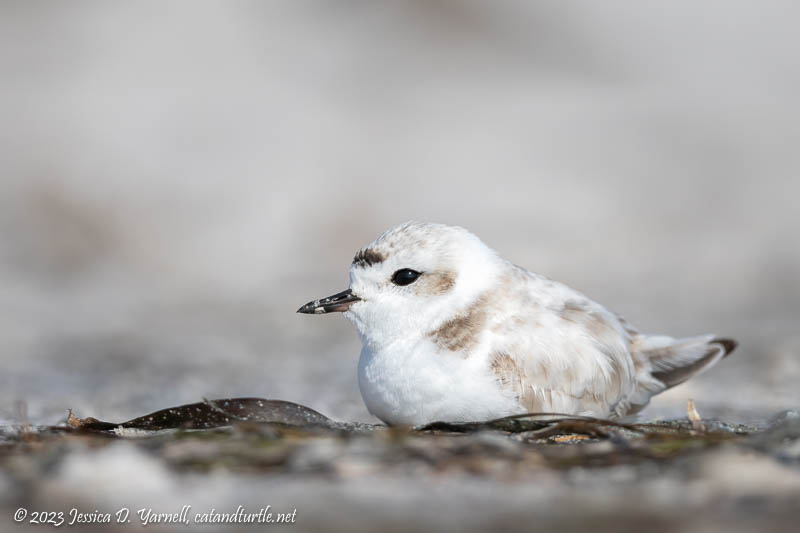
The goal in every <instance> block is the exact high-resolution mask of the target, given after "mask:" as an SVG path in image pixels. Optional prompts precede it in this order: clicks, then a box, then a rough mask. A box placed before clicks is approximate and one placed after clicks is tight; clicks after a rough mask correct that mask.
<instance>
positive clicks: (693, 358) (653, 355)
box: [640, 335, 737, 388]
mask: <svg viewBox="0 0 800 533" xmlns="http://www.w3.org/2000/svg"><path fill="white" fill-rule="evenodd" d="M643 341H644V342H642V344H641V347H640V356H643V358H644V359H646V360H647V361H648V362H649V363H650V374H651V375H652V376H653V377H654V378H656V379H657V380H659V381H660V382H661V383H663V384H664V386H665V388H670V387H674V386H675V385H678V384H680V383H683V382H684V381H686V380H687V379H689V378H690V377H692V376H694V375H696V374H699V373H700V372H703V371H704V370H706V369H707V368H710V367H711V366H713V365H714V364H716V362H717V361H719V360H720V359H722V358H723V357H725V356H727V355H728V354H730V353H731V352H732V351H733V350H734V349H735V348H736V344H737V343H736V341H735V340H733V339H726V338H721V337H717V336H715V335H702V336H700V337H689V338H684V339H674V338H672V337H645V338H644V339H643Z"/></svg>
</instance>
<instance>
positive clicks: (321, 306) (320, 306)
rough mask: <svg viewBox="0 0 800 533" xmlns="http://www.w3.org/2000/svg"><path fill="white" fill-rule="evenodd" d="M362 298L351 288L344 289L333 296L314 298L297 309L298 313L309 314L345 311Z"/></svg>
mask: <svg viewBox="0 0 800 533" xmlns="http://www.w3.org/2000/svg"><path fill="white" fill-rule="evenodd" d="M359 300H361V298H359V297H358V296H356V295H355V294H353V291H352V290H351V289H347V290H346V291H342V292H340V293H338V294H334V295H333V296H328V297H327V298H323V299H321V300H314V301H313V302H308V303H307V304H306V305H304V306H303V307H301V308H300V309H298V310H297V312H298V313H306V314H308V315H319V314H322V313H333V312H339V313H344V312H345V311H347V310H348V309H350V306H351V305H353V304H354V303H355V302H357V301H359Z"/></svg>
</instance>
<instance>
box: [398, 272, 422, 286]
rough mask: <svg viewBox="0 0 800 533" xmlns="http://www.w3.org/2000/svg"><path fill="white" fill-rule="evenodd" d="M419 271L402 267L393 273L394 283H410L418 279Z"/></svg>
mask: <svg viewBox="0 0 800 533" xmlns="http://www.w3.org/2000/svg"><path fill="white" fill-rule="evenodd" d="M418 277H419V272H417V271H416V270H411V269H410V268H401V269H400V270H398V271H397V272H395V273H394V274H392V283H394V284H395V285H401V286H402V285H410V284H412V283H414V282H415V281H417V278H418Z"/></svg>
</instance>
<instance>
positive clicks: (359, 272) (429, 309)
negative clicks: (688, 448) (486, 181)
mask: <svg viewBox="0 0 800 533" xmlns="http://www.w3.org/2000/svg"><path fill="white" fill-rule="evenodd" d="M334 311H338V312H343V313H344V316H345V317H346V318H347V319H349V320H350V321H351V322H353V324H355V326H356V328H357V330H358V334H359V336H360V337H361V342H362V345H363V348H362V350H361V357H360V360H359V363H358V383H359V387H360V389H361V395H362V397H363V398H364V402H365V403H366V405H367V408H368V409H369V411H370V412H371V413H372V414H374V415H375V416H377V417H378V418H380V419H381V420H383V421H384V422H386V423H387V424H410V425H420V424H426V423H430V422H434V421H448V422H463V421H478V420H488V419H492V418H499V417H503V416H508V415H513V414H521V413H526V412H556V413H569V414H576V415H587V416H594V417H602V418H605V417H610V418H618V417H622V416H625V415H629V414H633V413H636V412H638V411H639V410H641V409H642V408H644V407H645V406H646V405H647V403H648V402H649V401H650V398H651V397H652V396H653V395H655V394H658V393H660V392H662V391H664V390H666V389H668V388H670V387H673V386H675V385H678V384H679V383H682V382H684V381H685V380H687V379H689V378H690V377H691V376H693V375H695V374H697V373H698V372H700V371H702V370H705V369H706V368H708V367H710V366H711V365H713V364H714V363H716V362H717V361H719V360H720V359H722V358H723V357H725V356H726V355H728V354H729V353H731V352H732V351H733V349H734V348H735V347H736V342H735V341H733V340H731V339H725V338H719V337H716V336H714V335H702V336H698V337H690V338H683V339H676V338H673V337H667V336H653V335H645V334H642V333H639V331H637V330H636V329H635V328H634V327H633V326H631V325H630V324H629V323H628V322H627V321H625V320H624V319H623V318H622V317H620V316H618V315H616V314H614V313H613V312H611V311H609V310H607V309H606V308H605V307H603V306H602V305H600V304H598V303H596V302H594V301H592V300H590V299H589V298H587V297H586V296H584V295H583V294H581V293H580V292H578V291H575V290H573V289H571V288H569V287H567V286H566V285H564V284H562V283H558V282H555V281H551V280H549V279H547V278H545V277H544V276H540V275H538V274H535V273H533V272H529V271H528V270H525V269H523V268H521V267H518V266H516V265H514V264H512V263H511V262H509V261H507V260H505V259H503V258H501V257H500V256H499V255H498V254H497V253H496V252H495V251H494V250H492V249H491V248H489V247H488V246H486V245H485V244H484V243H483V242H482V241H481V240H480V239H478V238H477V237H476V236H475V235H473V234H472V233H470V232H468V231H467V230H465V229H463V228H459V227H452V226H445V225H441V224H429V223H421V222H409V223H406V224H402V225H400V226H397V227H395V228H392V229H390V230H388V231H386V232H385V233H384V234H383V235H381V236H380V237H378V238H377V239H376V240H375V241H374V242H372V243H371V244H369V245H367V246H365V247H364V248H362V249H361V250H360V251H359V252H358V253H357V254H356V256H355V258H354V259H353V262H352V264H351V265H350V288H349V289H347V290H346V291H343V292H340V293H338V294H335V295H333V296H329V297H327V298H323V299H321V300H314V301H312V302H309V303H307V304H305V305H304V306H303V307H301V308H300V309H299V310H298V312H299V313H309V314H320V313H330V312H334Z"/></svg>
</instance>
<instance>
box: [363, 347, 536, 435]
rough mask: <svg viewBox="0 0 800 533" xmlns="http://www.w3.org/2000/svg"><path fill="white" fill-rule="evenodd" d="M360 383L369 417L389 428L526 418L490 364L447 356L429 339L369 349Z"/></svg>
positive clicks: (365, 355)
mask: <svg viewBox="0 0 800 533" xmlns="http://www.w3.org/2000/svg"><path fill="white" fill-rule="evenodd" d="M358 383H359V387H360V389H361V395H362V397H363V398H364V403H365V404H366V405H367V408H368V409H369V411H370V412H371V413H372V414H374V415H375V416H377V417H378V418H380V419H381V420H383V421H385V422H387V423H389V424H408V425H420V424H426V423H430V422H435V421H439V420H446V421H450V422H457V421H464V422H466V421H474V420H486V419H490V418H493V417H494V416H495V415H496V414H497V413H508V414H511V413H517V412H521V411H522V410H521V408H520V406H519V404H518V403H517V402H516V401H515V400H514V398H513V396H512V395H510V394H508V393H505V392H504V391H503V390H501V388H500V387H499V386H498V383H497V381H496V380H495V378H494V376H493V375H492V373H491V372H490V371H489V369H488V365H487V362H486V359H485V358H482V357H468V358H465V357H464V356H463V354H461V353H458V352H442V351H440V350H438V349H437V348H436V346H435V345H434V344H433V343H431V342H430V341H428V340H427V339H418V340H409V341H398V342H395V343H393V344H392V345H390V346H387V347H383V348H382V349H379V350H375V351H373V350H371V349H370V348H369V347H368V346H365V347H364V348H363V349H362V351H361V357H360V359H359V364H358Z"/></svg>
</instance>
